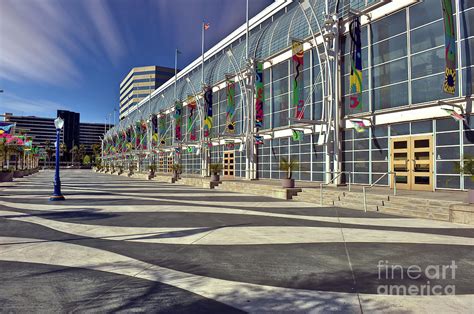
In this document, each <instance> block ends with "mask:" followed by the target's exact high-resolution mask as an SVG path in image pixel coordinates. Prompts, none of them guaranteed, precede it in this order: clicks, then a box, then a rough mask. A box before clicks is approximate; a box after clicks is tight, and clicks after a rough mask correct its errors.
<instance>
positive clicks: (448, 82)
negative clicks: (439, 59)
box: [442, 0, 456, 95]
mask: <svg viewBox="0 0 474 314" xmlns="http://www.w3.org/2000/svg"><path fill="white" fill-rule="evenodd" d="M442 4H443V19H444V49H445V62H446V68H445V71H444V83H443V91H444V92H445V93H448V94H452V95H454V94H455V92H456V33H455V31H454V18H453V3H452V1H451V0H442Z"/></svg>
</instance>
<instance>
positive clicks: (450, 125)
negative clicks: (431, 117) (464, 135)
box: [436, 118, 459, 132]
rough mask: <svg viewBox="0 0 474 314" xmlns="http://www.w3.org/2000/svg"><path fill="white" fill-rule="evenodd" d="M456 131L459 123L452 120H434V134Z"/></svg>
mask: <svg viewBox="0 0 474 314" xmlns="http://www.w3.org/2000/svg"><path fill="white" fill-rule="evenodd" d="M457 130H459V122H458V121H456V120H454V119H453V118H449V119H439V120H436V132H443V131H457Z"/></svg>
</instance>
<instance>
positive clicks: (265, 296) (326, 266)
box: [0, 170, 474, 313]
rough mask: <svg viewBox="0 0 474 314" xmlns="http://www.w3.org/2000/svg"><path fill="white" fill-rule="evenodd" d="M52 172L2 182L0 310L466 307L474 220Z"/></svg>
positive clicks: (473, 270)
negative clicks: (52, 197)
mask: <svg viewBox="0 0 474 314" xmlns="http://www.w3.org/2000/svg"><path fill="white" fill-rule="evenodd" d="M53 174H54V173H53V172H52V171H41V172H39V173H37V174H35V175H32V176H29V177H26V178H23V179H19V180H17V181H16V182H14V183H4V184H2V185H0V283H1V289H0V313H64V312H67V313H69V312H72V313H92V312H94V313H96V312H127V313H128V312H135V311H138V312H153V313H154V312H167V313H243V312H253V313H281V312H301V313H319V312H321V313H327V312H340V313H341V312H342V313H362V312H366V313H370V312H391V313H394V312H395V313H402V312H403V313H407V312H414V313H472V311H473V309H474V301H473V300H474V285H473V282H474V267H473V266H474V265H473V264H474V250H473V247H474V239H473V238H474V228H472V226H468V225H460V224H452V223H447V222H437V221H431V220H423V219H415V218H402V217H397V216H390V215H384V214H379V213H371V212H369V213H364V212H362V211H357V210H350V209H342V208H335V207H318V206H317V205H315V204H310V203H304V202H293V201H282V200H278V199H273V198H268V197H265V196H263V195H262V196H255V195H246V194H237V193H229V192H224V191H215V190H208V189H200V188H195V187H190V186H184V185H180V184H168V183H160V182H156V181H146V180H141V179H134V178H126V177H119V176H114V175H105V174H97V173H94V172H92V171H90V170H65V171H62V172H61V175H62V188H63V189H62V190H63V194H64V195H65V197H66V201H64V202H50V201H48V197H49V194H50V193H51V192H52V177H53ZM404 289H405V290H404ZM438 294H442V295H438Z"/></svg>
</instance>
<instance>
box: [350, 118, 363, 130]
mask: <svg viewBox="0 0 474 314" xmlns="http://www.w3.org/2000/svg"><path fill="white" fill-rule="evenodd" d="M351 123H352V126H353V127H354V130H356V132H357V133H363V132H365V124H364V122H362V121H353V120H351Z"/></svg>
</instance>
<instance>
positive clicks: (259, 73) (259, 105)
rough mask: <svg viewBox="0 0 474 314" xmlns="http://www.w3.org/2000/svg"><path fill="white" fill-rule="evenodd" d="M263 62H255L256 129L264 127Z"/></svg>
mask: <svg viewBox="0 0 474 314" xmlns="http://www.w3.org/2000/svg"><path fill="white" fill-rule="evenodd" d="M263 92H264V86H263V62H255V127H256V128H257V130H259V129H260V128H261V127H263V101H264V94H263Z"/></svg>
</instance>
